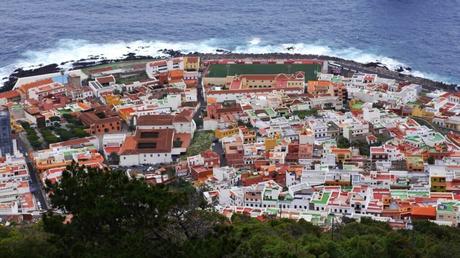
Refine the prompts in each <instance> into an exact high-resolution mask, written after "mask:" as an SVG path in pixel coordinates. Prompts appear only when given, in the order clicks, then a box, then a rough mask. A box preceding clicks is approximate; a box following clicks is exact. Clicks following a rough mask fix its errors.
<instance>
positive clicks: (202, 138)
mask: <svg viewBox="0 0 460 258" xmlns="http://www.w3.org/2000/svg"><path fill="white" fill-rule="evenodd" d="M213 139H214V132H213V131H200V132H196V133H195V135H194V136H193V140H192V143H191V144H190V146H189V147H188V148H187V152H186V153H185V155H184V156H183V157H182V158H183V159H185V158H187V157H190V156H194V155H198V154H200V153H201V152H202V151H205V150H207V149H209V148H211V144H212V140H213Z"/></svg>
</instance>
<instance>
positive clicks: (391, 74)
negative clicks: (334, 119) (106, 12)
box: [0, 49, 457, 92]
mask: <svg viewBox="0 0 460 258" xmlns="http://www.w3.org/2000/svg"><path fill="white" fill-rule="evenodd" d="M162 53H163V54H166V55H169V56H173V57H175V56H182V55H185V54H183V53H181V52H180V51H175V50H168V49H165V50H163V51H162ZM187 55H192V56H199V57H200V58H201V59H202V60H210V59H219V58H221V59H223V58H227V59H244V58H253V59H318V60H326V61H333V62H334V63H336V64H338V65H340V66H342V69H344V70H349V71H360V72H365V73H375V74H378V75H379V76H381V77H384V78H389V79H396V80H400V81H408V82H410V83H416V84H420V85H422V86H423V87H424V88H425V89H427V90H430V91H432V90H436V89H442V90H445V91H455V90H456V86H457V85H455V84H448V83H444V82H438V81H434V80H430V79H426V78H421V77H416V76H412V75H407V74H402V73H400V72H399V71H392V70H390V69H388V68H387V67H385V66H383V65H381V64H380V63H378V62H373V63H367V64H363V63H358V62H355V61H351V60H346V59H343V58H338V57H333V56H321V55H304V54H289V53H267V54H237V53H226V52H221V53H218V54H209V53H197V52H195V53H189V54H187ZM161 58H162V57H161V56H158V57H153V56H137V55H136V54H134V53H128V54H126V55H125V57H124V58H121V59H102V60H97V59H94V58H89V59H81V60H78V61H68V62H72V68H71V70H75V69H82V68H89V67H95V66H98V65H103V64H110V63H117V62H123V61H133V60H148V59H152V60H155V59H161ZM68 62H64V63H62V64H65V63H68ZM62 64H61V65H62ZM406 69H408V70H410V68H406ZM60 70H61V68H60V67H59V65H58V64H48V65H44V66H41V67H39V68H35V69H29V70H24V69H22V68H18V69H16V70H15V71H14V72H13V73H12V74H11V75H10V76H9V77H8V80H7V81H6V82H5V83H4V86H3V87H2V88H0V92H4V91H8V90H11V89H12V88H13V86H14V84H15V83H16V81H17V80H18V78H21V77H27V76H34V75H42V74H47V73H56V72H59V71H60Z"/></svg>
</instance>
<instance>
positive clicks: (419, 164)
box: [406, 155, 425, 172]
mask: <svg viewBox="0 0 460 258" xmlns="http://www.w3.org/2000/svg"><path fill="white" fill-rule="evenodd" d="M406 168H407V170H408V171H413V172H422V171H423V170H424V168H425V165H424V162H423V158H422V156H421V155H414V156H409V157H406Z"/></svg>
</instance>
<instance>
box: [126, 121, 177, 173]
mask: <svg viewBox="0 0 460 258" xmlns="http://www.w3.org/2000/svg"><path fill="white" fill-rule="evenodd" d="M174 133H175V132H174V129H170V128H167V129H137V130H136V133H135V135H133V136H127V137H126V139H125V142H124V143H123V145H122V146H121V149H120V152H119V154H120V165H121V166H138V165H146V164H150V165H155V164H161V163H171V162H172V161H173V157H172V152H173V139H174Z"/></svg>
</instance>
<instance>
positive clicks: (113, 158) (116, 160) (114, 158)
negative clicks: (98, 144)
mask: <svg viewBox="0 0 460 258" xmlns="http://www.w3.org/2000/svg"><path fill="white" fill-rule="evenodd" d="M108 160H109V163H110V164H111V165H118V164H120V155H118V153H116V152H112V153H110V154H109V159H108Z"/></svg>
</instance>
